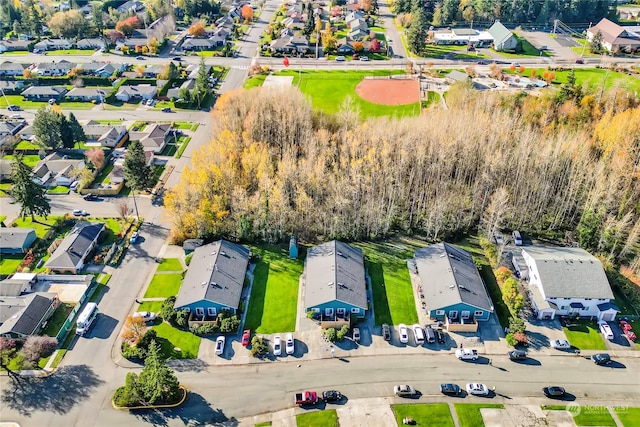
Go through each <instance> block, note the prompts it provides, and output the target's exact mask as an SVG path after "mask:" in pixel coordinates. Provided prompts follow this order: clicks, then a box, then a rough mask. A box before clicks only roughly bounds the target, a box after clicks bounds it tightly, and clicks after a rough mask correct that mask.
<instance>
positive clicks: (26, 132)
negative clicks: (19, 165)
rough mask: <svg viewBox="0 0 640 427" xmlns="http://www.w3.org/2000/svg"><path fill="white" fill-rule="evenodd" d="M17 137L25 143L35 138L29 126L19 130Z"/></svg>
mask: <svg viewBox="0 0 640 427" xmlns="http://www.w3.org/2000/svg"><path fill="white" fill-rule="evenodd" d="M18 135H19V136H20V138H22V139H23V140H25V141H33V140H35V138H36V137H35V135H34V134H33V126H31V125H27V126H25V127H23V128H22V129H20V131H19V132H18Z"/></svg>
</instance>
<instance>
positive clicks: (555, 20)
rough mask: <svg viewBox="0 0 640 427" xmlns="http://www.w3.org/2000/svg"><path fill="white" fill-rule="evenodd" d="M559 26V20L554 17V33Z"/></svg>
mask: <svg viewBox="0 0 640 427" xmlns="http://www.w3.org/2000/svg"><path fill="white" fill-rule="evenodd" d="M557 28H558V20H557V19H554V20H553V34H555V33H556V29H557Z"/></svg>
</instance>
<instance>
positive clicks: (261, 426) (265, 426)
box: [254, 421, 271, 427]
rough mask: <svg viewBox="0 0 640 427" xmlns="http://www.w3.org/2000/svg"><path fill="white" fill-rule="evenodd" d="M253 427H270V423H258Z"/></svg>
mask: <svg viewBox="0 0 640 427" xmlns="http://www.w3.org/2000/svg"><path fill="white" fill-rule="evenodd" d="M254 427H271V421H265V422H263V423H258V424H256V425H255V426H254Z"/></svg>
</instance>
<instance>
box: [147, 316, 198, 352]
mask: <svg viewBox="0 0 640 427" xmlns="http://www.w3.org/2000/svg"><path fill="white" fill-rule="evenodd" d="M153 329H155V331H156V332H157V333H158V344H160V350H161V352H162V354H163V355H164V356H165V357H171V358H172V359H196V358H197V357H198V349H199V348H200V337H199V336H197V335H194V334H192V333H191V332H189V331H181V330H180V329H176V328H174V327H172V326H171V325H169V324H168V323H165V322H161V323H159V324H158V325H155V326H154V327H153Z"/></svg>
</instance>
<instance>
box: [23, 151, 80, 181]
mask: <svg viewBox="0 0 640 427" xmlns="http://www.w3.org/2000/svg"><path fill="white" fill-rule="evenodd" d="M84 167H85V163H84V160H82V159H70V158H68V156H61V155H60V154H58V153H55V152H54V153H51V154H49V155H48V156H47V157H45V158H44V159H42V160H40V161H39V162H38V164H37V165H36V167H35V168H34V169H33V180H34V182H36V183H37V184H39V185H42V186H56V185H64V186H67V187H68V186H70V185H71V183H72V182H73V181H74V180H75V175H76V171H77V170H80V169H84Z"/></svg>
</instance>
